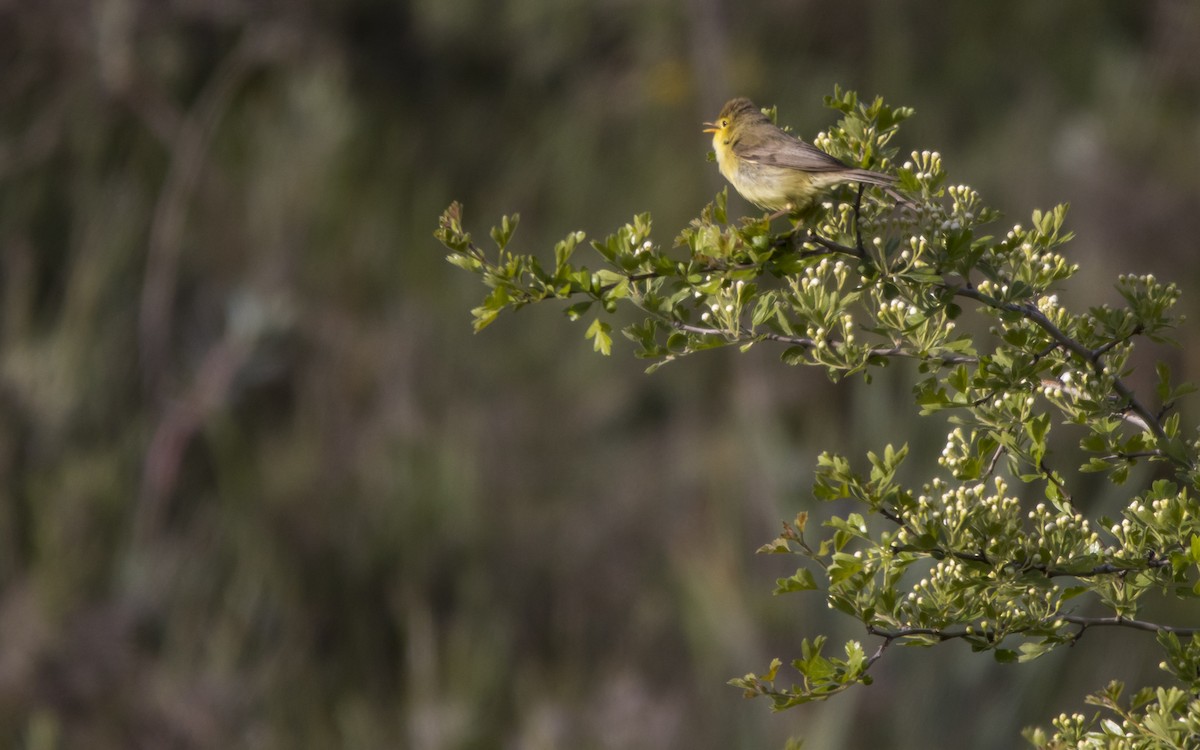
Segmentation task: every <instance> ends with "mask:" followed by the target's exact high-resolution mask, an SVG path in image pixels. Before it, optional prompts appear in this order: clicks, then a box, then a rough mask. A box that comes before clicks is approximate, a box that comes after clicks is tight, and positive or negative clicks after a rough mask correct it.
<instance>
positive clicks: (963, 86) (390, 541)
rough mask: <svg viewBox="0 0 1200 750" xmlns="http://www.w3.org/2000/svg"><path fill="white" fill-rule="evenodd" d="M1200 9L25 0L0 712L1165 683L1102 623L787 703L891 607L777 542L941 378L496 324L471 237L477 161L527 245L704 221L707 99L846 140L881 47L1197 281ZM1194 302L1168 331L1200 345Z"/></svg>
mask: <svg viewBox="0 0 1200 750" xmlns="http://www.w3.org/2000/svg"><path fill="white" fill-rule="evenodd" d="M1197 39H1200V5H1197V4H1196V3H1195V2H1194V1H1193V0H1147V1H1146V2H1141V3H1129V2H1116V1H1112V2H1097V1H1095V0H1088V1H1084V0H1065V1H1063V2H1055V3H1047V2H1042V1H1040V0H1011V1H1010V2H1003V3H1000V2H982V3H954V4H947V3H943V2H936V1H935V0H912V1H909V2H886V1H884V0H875V1H869V0H858V1H855V0H850V1H848V2H841V3H817V2H811V1H801V2H785V1H784V0H756V1H752V2H751V1H748V2H736V3H735V2H731V1H729V0H657V1H655V2H639V1H637V0H596V1H594V2H583V0H511V1H510V2H496V1H495V0H410V1H409V2H402V1H393V2H384V1H383V0H345V1H343V2H335V1H334V0H327V1H322V0H297V1H295V2H270V1H268V2H257V1H254V2H252V1H251V0H219V1H217V2H196V1H190V2H189V1H188V0H175V1H174V2H166V3H164V2H157V1H156V0H91V1H90V2H84V1H83V0H55V1H53V2H40V3H35V2H25V1H23V0H0V476H2V477H3V482H2V483H0V745H2V746H4V747H19V748H30V749H32V750H49V749H50V748H76V747H87V748H100V749H101V750H104V749H106V748H243V747H244V748H339V747H340V748H412V749H413V750H435V749H440V748H480V749H484V748H504V749H506V750H508V749H512V750H540V749H541V748H683V747H687V748H714V749H715V748H776V747H782V745H783V744H784V742H785V740H786V739H787V738H788V737H790V736H803V737H806V738H807V742H806V744H805V747H811V748H817V749H818V750H819V749H821V748H834V747H838V748H877V747H888V748H901V749H903V748H929V747H972V748H985V749H986V748H1010V747H1016V746H1019V745H1020V740H1019V739H1018V735H1017V733H1018V731H1019V730H1020V728H1021V727H1022V726H1025V725H1028V724H1032V723H1045V722H1046V720H1047V719H1048V718H1049V717H1050V716H1053V715H1055V714H1057V713H1058V712H1059V711H1060V710H1064V709H1069V710H1077V709H1081V707H1082V695H1083V694H1084V693H1086V692H1089V691H1091V690H1095V689H1098V688H1100V687H1101V686H1102V685H1103V684H1104V683H1105V682H1106V681H1107V680H1108V679H1109V678H1110V677H1124V678H1127V679H1130V680H1131V681H1132V682H1133V683H1134V684H1135V685H1140V684H1144V683H1146V682H1147V681H1152V680H1157V672H1156V670H1155V668H1154V664H1155V663H1156V662H1157V660H1158V658H1159V657H1158V656H1157V655H1156V653H1155V651H1154V649H1153V639H1152V638H1151V637H1150V636H1145V637H1139V634H1128V633H1104V632H1095V633H1089V635H1088V637H1087V638H1086V639H1084V641H1083V642H1081V643H1080V645H1079V646H1078V647H1076V648H1074V649H1071V650H1069V652H1068V651H1067V650H1064V651H1062V652H1060V653H1055V654H1053V655H1051V656H1049V657H1046V658H1044V659H1043V660H1041V661H1039V662H1037V663H1035V664H1032V665H1025V666H1020V667H1017V666H999V665H996V664H994V663H992V662H991V661H990V659H989V657H986V656H982V657H981V656H974V655H972V654H970V652H969V651H968V650H967V649H965V648H961V647H959V646H958V645H947V646H945V647H942V648H939V649H935V650H932V651H915V650H900V651H899V652H896V653H890V654H889V656H888V658H887V659H885V660H884V661H883V662H881V663H880V664H879V665H878V672H877V674H876V677H877V682H876V684H875V685H874V686H872V687H870V688H865V689H861V690H857V691H853V692H851V693H849V694H846V695H843V696H841V697H839V698H838V699H836V700H834V701H832V702H830V703H828V704H825V705H816V706H807V707H804V708H801V709H797V710H792V711H789V712H786V713H783V714H779V715H773V714H771V713H770V711H769V706H768V705H767V704H766V703H765V702H762V701H745V700H743V699H742V698H741V697H740V695H739V693H738V692H737V691H736V690H734V689H732V688H730V687H727V686H726V685H725V684H724V683H725V681H726V680H727V679H729V678H731V677H734V676H738V675H741V674H743V673H745V672H747V671H751V670H755V671H761V670H763V669H765V667H766V665H767V662H768V661H769V660H770V658H771V657H773V656H780V657H783V658H784V659H785V660H786V659H788V658H790V657H792V656H795V655H797V654H798V651H799V641H800V638H801V637H803V636H812V635H816V634H819V633H828V634H830V635H831V636H832V641H833V643H834V644H835V646H836V644H837V643H838V641H837V639H838V638H843V639H844V638H861V637H862V634H861V631H860V630H858V629H856V628H855V627H853V625H852V624H849V623H846V622H845V621H843V620H841V619H838V618H835V617H832V616H830V614H829V613H828V612H827V610H826V608H825V606H824V604H823V603H822V602H821V600H820V598H819V596H815V595H813V596H809V597H805V596H791V597H784V598H774V597H772V596H771V595H770V592H771V589H772V588H773V585H774V579H775V578H776V577H777V576H780V575H787V574H790V573H791V572H793V569H794V564H795V562H794V561H791V560H781V559H778V558H769V559H768V558H765V557H760V556H755V555H754V554H753V550H754V549H755V548H757V547H758V546H759V545H760V544H762V543H764V542H766V541H768V540H769V539H771V538H772V537H773V536H774V535H775V533H776V531H777V530H778V522H779V519H782V518H791V517H792V516H793V515H794V514H795V513H796V511H798V510H800V509H805V508H811V506H812V500H811V498H810V493H809V484H810V480H811V467H812V466H813V464H814V462H815V457H816V455H817V453H818V452H819V451H821V450H836V451H841V452H846V453H849V454H850V455H851V456H858V455H861V453H862V452H863V451H865V450H868V449H873V448H878V447H880V446H881V445H882V443H883V442H885V441H889V440H890V441H894V442H902V441H905V440H907V441H910V442H911V443H912V444H913V445H914V449H915V450H916V454H917V457H918V458H920V457H922V456H923V457H925V458H926V459H928V458H929V457H930V456H933V455H936V453H937V452H938V451H939V450H940V448H941V441H942V440H943V439H944V434H945V433H944V431H943V429H942V426H941V425H939V424H936V423H934V424H930V423H928V420H925V421H924V422H922V423H918V422H917V421H916V420H915V417H916V409H915V407H913V405H912V403H911V398H910V395H909V388H910V386H911V379H912V372H911V371H906V370H905V369H904V368H901V367H897V368H893V369H889V370H887V371H884V372H880V373H877V374H876V377H875V383H874V385H873V386H872V387H870V388H866V387H864V386H863V384H862V383H861V382H851V383H846V384H842V385H839V386H833V385H831V384H830V383H828V382H827V380H826V379H825V378H824V376H823V375H822V374H820V373H816V372H808V371H804V370H796V369H790V368H785V367H784V366H783V365H781V364H779V362H778V359H777V356H778V353H779V352H778V351H776V350H772V349H771V348H770V347H769V346H766V345H763V346H760V347H756V348H755V349H754V350H751V351H750V352H749V353H747V354H745V355H738V354H737V353H736V352H733V351H728V352H726V351H720V352H715V353H708V354H705V355H702V356H698V357H695V358H693V359H690V360H687V361H685V362H683V363H681V364H673V365H671V366H668V367H666V368H664V369H662V370H660V371H659V372H657V373H656V374H654V375H653V376H645V375H643V374H642V368H643V366H644V364H645V363H643V362H638V361H635V360H634V359H633V358H632V357H631V356H629V352H630V349H629V348H627V347H623V345H622V340H620V339H618V342H617V346H616V349H617V351H616V354H615V356H613V357H611V358H608V359H605V358H601V357H598V356H596V355H594V354H593V353H592V352H591V347H590V345H589V343H588V342H587V341H585V340H584V338H583V331H584V327H585V324H574V325H572V324H569V323H568V322H567V321H566V320H565V318H563V317H562V316H561V315H559V314H558V313H557V312H556V311H552V310H549V309H544V310H543V309H533V310H529V311H526V312H522V313H521V314H519V315H518V316H516V317H505V318H503V319H501V320H500V321H499V322H498V323H496V324H495V325H493V326H492V327H491V328H489V329H488V330H487V331H486V332H485V333H483V334H481V335H478V336H475V335H472V333H471V329H470V318H469V315H468V310H469V309H470V308H471V307H473V306H474V305H475V304H477V303H478V300H479V299H480V298H481V297H482V294H483V292H484V290H483V288H482V287H481V286H480V285H479V284H478V281H477V280H476V279H475V278H473V277H470V276H468V275H467V274H464V273H462V272H460V271H458V270H456V269H454V268H452V267H451V266H450V265H448V264H446V263H445V262H444V261H443V256H444V251H443V249H442V248H441V247H440V246H439V245H437V243H436V242H435V241H434V240H433V239H432V236H431V233H432V230H433V229H434V227H435V225H436V219H437V216H438V213H439V212H440V211H441V210H442V209H444V208H445V206H446V205H447V204H448V203H449V202H450V201H451V200H460V201H462V202H463V203H464V204H465V207H466V218H467V222H468V224H469V225H471V227H472V228H473V229H474V230H475V231H476V233H477V236H479V237H481V238H482V237H485V236H486V230H487V228H488V227H489V226H490V225H491V224H492V223H493V222H494V221H496V220H497V219H498V217H499V215H500V214H501V213H508V212H520V213H521V215H522V224H521V229H520V230H519V232H518V234H517V239H516V244H517V246H518V247H519V248H520V249H523V250H537V251H539V252H548V249H549V247H550V246H551V245H552V243H553V241H555V240H556V239H558V238H559V237H560V236H561V235H562V234H564V233H566V232H567V231H570V230H574V229H583V230H585V231H587V232H588V233H589V235H591V236H593V237H595V236H603V234H605V233H606V232H608V231H610V230H612V229H615V227H616V226H617V225H619V224H620V223H623V222H624V221H627V220H628V219H629V218H630V217H631V216H632V214H634V213H636V212H641V211H651V212H652V213H653V215H654V217H655V221H656V226H657V227H658V232H657V237H658V240H659V241H660V242H663V243H668V242H669V241H670V239H671V238H672V237H674V235H675V233H676V232H677V231H678V229H679V228H680V227H681V226H682V225H683V224H684V223H686V221H687V220H688V219H689V218H690V217H691V216H694V215H696V213H697V212H698V211H699V210H700V208H701V207H702V206H703V205H704V204H705V203H706V202H707V201H708V200H710V199H711V196H712V195H713V194H714V193H715V192H716V191H717V190H718V189H720V187H721V181H720V178H719V176H718V175H717V171H716V168H715V165H713V164H710V163H708V162H706V160H705V153H706V152H707V151H708V150H709V149H710V146H709V142H708V137H707V136H706V135H704V134H702V133H701V132H700V122H701V121H702V120H707V119H711V118H712V117H713V116H714V115H715V113H716V111H717V110H718V109H719V107H720V105H721V103H722V102H723V101H724V100H725V99H727V98H729V97H730V96H732V95H749V96H752V97H754V98H755V99H756V100H757V101H758V102H759V103H760V104H764V105H766V104H776V105H778V107H779V113H780V120H781V121H782V122H784V123H788V124H790V125H792V126H793V127H794V128H795V129H796V131H797V132H798V133H799V134H801V135H803V136H806V137H809V138H811V137H812V136H813V135H814V134H815V133H816V132H817V131H819V130H821V129H823V128H825V127H828V126H829V124H831V123H832V122H833V121H834V120H835V119H836V118H835V117H834V115H833V113H832V112H831V111H829V110H825V109H823V108H822V107H821V106H820V102H821V97H822V96H823V95H826V94H828V93H830V92H831V91H832V88H833V85H834V84H835V83H838V84H841V85H842V86H844V87H848V88H852V89H856V90H858V91H859V92H860V93H861V94H863V95H864V96H873V95H875V94H882V95H883V96H885V97H886V98H887V99H888V100H889V101H890V102H891V103H894V104H908V105H912V106H914V107H916V109H917V116H916V117H915V118H914V119H913V120H911V121H910V122H909V123H908V124H907V125H906V127H905V129H904V130H903V131H902V132H901V134H900V136H899V138H898V142H899V145H900V146H901V148H902V153H907V152H908V151H910V150H913V149H936V150H940V151H941V152H942V154H943V156H944V158H945V160H946V163H947V166H948V169H949V171H950V173H951V175H952V179H953V180H954V181H956V182H967V183H970V184H972V185H973V186H975V187H977V188H978V189H980V190H981V191H982V192H983V193H984V196H985V198H986V199H988V200H989V201H990V202H991V203H992V204H994V205H996V206H997V207H999V208H1000V209H1001V210H1002V211H1003V212H1004V213H1005V215H1006V217H1008V219H1006V221H1009V222H1018V221H1022V220H1026V221H1027V216H1028V213H1029V211H1030V210H1031V209H1032V208H1034V207H1039V206H1040V207H1048V206H1050V205H1052V204H1054V203H1057V202H1060V201H1069V202H1070V203H1071V204H1072V205H1073V213H1072V221H1071V224H1072V227H1073V228H1074V229H1075V230H1076V231H1077V232H1078V237H1079V238H1078V240H1077V242H1076V243H1074V245H1073V246H1071V247H1070V248H1069V251H1070V252H1072V253H1074V255H1075V258H1076V260H1077V261H1078V262H1080V263H1081V264H1082V265H1083V270H1082V272H1081V274H1080V276H1079V277H1077V279H1076V280H1075V283H1073V285H1072V286H1071V288H1070V289H1069V290H1068V291H1066V292H1064V295H1063V296H1064V297H1065V298H1066V299H1067V300H1068V303H1069V304H1075V305H1087V304H1094V303H1096V302H1100V301H1105V300H1108V299H1110V298H1111V297H1112V296H1113V295H1112V293H1111V291H1110V290H1111V281H1112V280H1113V279H1114V278H1115V276H1116V274H1118V273H1121V272H1130V271H1136V272H1146V271H1153V272H1156V273H1158V274H1159V275H1160V276H1165V277H1169V278H1172V279H1174V280H1176V281H1177V282H1179V284H1180V285H1182V286H1183V287H1184V289H1185V297H1184V302H1183V304H1184V306H1185V307H1186V308H1187V311H1188V312H1191V313H1192V315H1193V317H1194V313H1195V307H1196V305H1197V301H1198V300H1200V293H1197V287H1200V284H1198V283H1197V281H1198V279H1197V273H1196V271H1195V263H1194V259H1195V256H1196V242H1197V240H1196V238H1197V237H1200V63H1198V62H1197V58H1196V55H1195V51H1194V49H1195V44H1196V40H1197ZM731 208H732V211H733V213H734V214H739V213H742V212H749V211H750V209H749V207H747V206H746V204H745V203H742V202H741V201H740V200H738V199H735V198H731ZM998 230H999V231H1004V230H1003V229H1002V228H1000V227H998ZM1180 338H1181V339H1182V341H1183V344H1184V345H1183V347H1182V349H1181V350H1180V351H1179V352H1171V351H1168V352H1153V351H1151V352H1150V354H1151V356H1166V357H1167V358H1168V359H1170V360H1171V361H1172V363H1173V364H1174V365H1175V367H1176V368H1177V370H1178V371H1180V372H1182V373H1183V374H1184V375H1190V376H1191V378H1192V379H1195V378H1196V377H1197V374H1198V372H1200V362H1198V361H1197V358H1196V357H1195V355H1194V354H1192V352H1194V351H1196V347H1195V344H1196V343H1197V342H1196V336H1195V334H1194V333H1193V332H1192V330H1191V329H1184V330H1181V331H1180ZM915 468H916V469H919V468H920V466H919V462H918V466H916V467H915ZM919 476H920V472H919V471H915V472H914V478H919ZM1087 482H1090V484H1085V483H1083V480H1081V484H1080V485H1079V487H1080V492H1079V496H1082V497H1087V498H1088V499H1089V503H1093V505H1091V507H1092V508H1093V509H1103V508H1105V507H1109V506H1112V504H1113V503H1116V502H1118V501H1119V499H1120V498H1121V497H1122V496H1124V495H1123V494H1122V493H1126V494H1127V493H1128V492H1129V491H1131V490H1129V489H1128V488H1125V489H1122V490H1120V491H1115V492H1114V491H1112V490H1110V489H1108V488H1107V487H1106V486H1105V485H1104V484H1103V482H1102V480H1101V479H1099V478H1096V477H1094V476H1090V477H1089V478H1088V479H1087ZM1106 504H1108V505H1107V506H1106ZM1112 507H1115V506H1112ZM817 512H818V513H826V512H828V511H827V510H821V509H817ZM1177 614H1178V613H1177ZM1182 614H1183V616H1187V615H1188V614H1189V613H1182ZM1190 616H1191V617H1192V618H1193V621H1194V616H1195V613H1194V612H1193V613H1190ZM837 647H839V648H840V646H837Z"/></svg>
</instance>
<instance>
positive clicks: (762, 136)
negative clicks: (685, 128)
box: [703, 97, 905, 215]
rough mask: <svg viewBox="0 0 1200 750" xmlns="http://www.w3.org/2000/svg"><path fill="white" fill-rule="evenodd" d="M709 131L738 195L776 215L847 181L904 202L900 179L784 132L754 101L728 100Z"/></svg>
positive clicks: (795, 209)
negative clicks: (895, 186)
mask: <svg viewBox="0 0 1200 750" xmlns="http://www.w3.org/2000/svg"><path fill="white" fill-rule="evenodd" d="M704 125H707V126H708V127H707V128H705V129H704V131H703V132H705V133H712V134H713V141H712V142H713V150H714V151H715V152H716V154H717V167H718V168H719V169H720V170H721V174H722V175H723V176H724V177H725V179H727V180H729V183H730V184H731V185H733V187H734V189H735V190H737V191H738V193H739V194H740V195H741V196H742V197H743V198H745V199H746V200H748V201H750V202H751V203H753V204H755V205H756V206H759V207H760V208H763V209H766V210H767V211H774V212H776V215H783V214H784V213H792V212H798V211H801V210H803V209H805V208H807V207H808V205H809V204H811V203H812V201H813V199H814V198H815V197H816V196H817V195H819V194H820V193H821V192H822V191H824V190H825V189H826V188H829V187H831V186H833V185H837V184H840V183H843V182H858V183H865V184H868V185H878V186H880V187H882V188H884V190H885V191H887V193H888V194H889V195H890V196H892V197H893V198H895V199H896V200H898V201H901V202H905V198H904V197H903V196H901V195H900V194H899V193H897V192H896V191H895V190H894V189H892V187H891V186H892V185H893V184H894V183H895V182H896V179H895V178H894V177H892V176H890V175H886V174H883V173H882V172H873V171H871V170H869V169H859V168H857V167H851V166H849V165H848V164H846V163H845V162H843V161H841V160H840V159H838V158H836V157H834V156H832V155H830V154H827V153H825V152H824V151H822V150H821V149H819V148H817V147H816V146H814V145H812V144H811V143H806V142H805V141H802V140H800V139H799V138H796V137H795V136H793V135H790V134H789V133H786V132H784V131H783V130H781V129H780V128H778V127H776V125H775V123H773V122H771V120H770V118H768V117H767V116H766V115H764V114H763V113H762V110H760V109H759V108H758V107H756V106H754V102H752V101H750V100H749V99H747V98H745V97H738V98H736V99H731V100H729V101H728V102H726V104H725V106H724V107H723V108H722V109H721V113H720V114H719V115H717V119H716V120H715V121H714V122H706V123H704Z"/></svg>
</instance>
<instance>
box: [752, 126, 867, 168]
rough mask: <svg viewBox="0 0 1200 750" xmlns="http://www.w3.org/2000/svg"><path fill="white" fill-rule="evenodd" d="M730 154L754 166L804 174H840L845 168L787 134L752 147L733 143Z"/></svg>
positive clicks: (833, 159)
mask: <svg viewBox="0 0 1200 750" xmlns="http://www.w3.org/2000/svg"><path fill="white" fill-rule="evenodd" d="M733 152H734V153H735V154H736V155H737V156H739V157H740V158H742V159H746V160H747V161H751V162H754V163H756V164H764V165H767V166H773V167H785V168H788V169H799V170H801V171H804V172H840V171H842V170H844V169H848V167H847V166H846V164H844V163H843V162H842V161H840V160H839V159H837V158H835V157H833V156H830V155H829V154H827V153H825V152H824V151H822V150H821V149H819V148H817V147H816V146H813V145H812V144H809V143H805V142H804V141H802V140H800V139H799V138H793V137H791V136H790V135H789V136H784V137H782V138H772V139H770V140H768V141H767V142H765V143H756V144H753V145H748V144H744V143H735V144H733Z"/></svg>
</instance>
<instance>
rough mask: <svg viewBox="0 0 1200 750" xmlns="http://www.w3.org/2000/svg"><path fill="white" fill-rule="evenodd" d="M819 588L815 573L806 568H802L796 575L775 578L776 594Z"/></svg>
mask: <svg viewBox="0 0 1200 750" xmlns="http://www.w3.org/2000/svg"><path fill="white" fill-rule="evenodd" d="M816 588H817V581H816V579H815V578H814V577H813V574H812V573H811V572H809V571H808V570H806V569H805V568H800V569H798V570H797V571H796V573H795V575H791V576H788V577H787V578H778V579H776V580H775V592H774V593H775V595H776V596H778V595H779V594H788V593H791V592H793V591H812V590H813V589H816Z"/></svg>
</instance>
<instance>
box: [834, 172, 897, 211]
mask: <svg viewBox="0 0 1200 750" xmlns="http://www.w3.org/2000/svg"><path fill="white" fill-rule="evenodd" d="M841 174H842V177H843V179H844V180H845V181H846V182H861V183H865V184H867V185H878V186H879V187H881V188H883V192H885V193H887V194H888V195H889V196H891V197H892V199H894V200H896V201H898V202H900V203H904V204H911V203H912V200H911V199H909V198H906V197H904V196H903V195H901V194H900V193H898V192H896V190H895V189H894V188H893V187H892V186H893V185H895V184H896V178H895V177H892V176H891V175H890V174H884V173H883V172H872V171H871V170H869V169H848V170H846V171H845V172H842V173H841Z"/></svg>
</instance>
